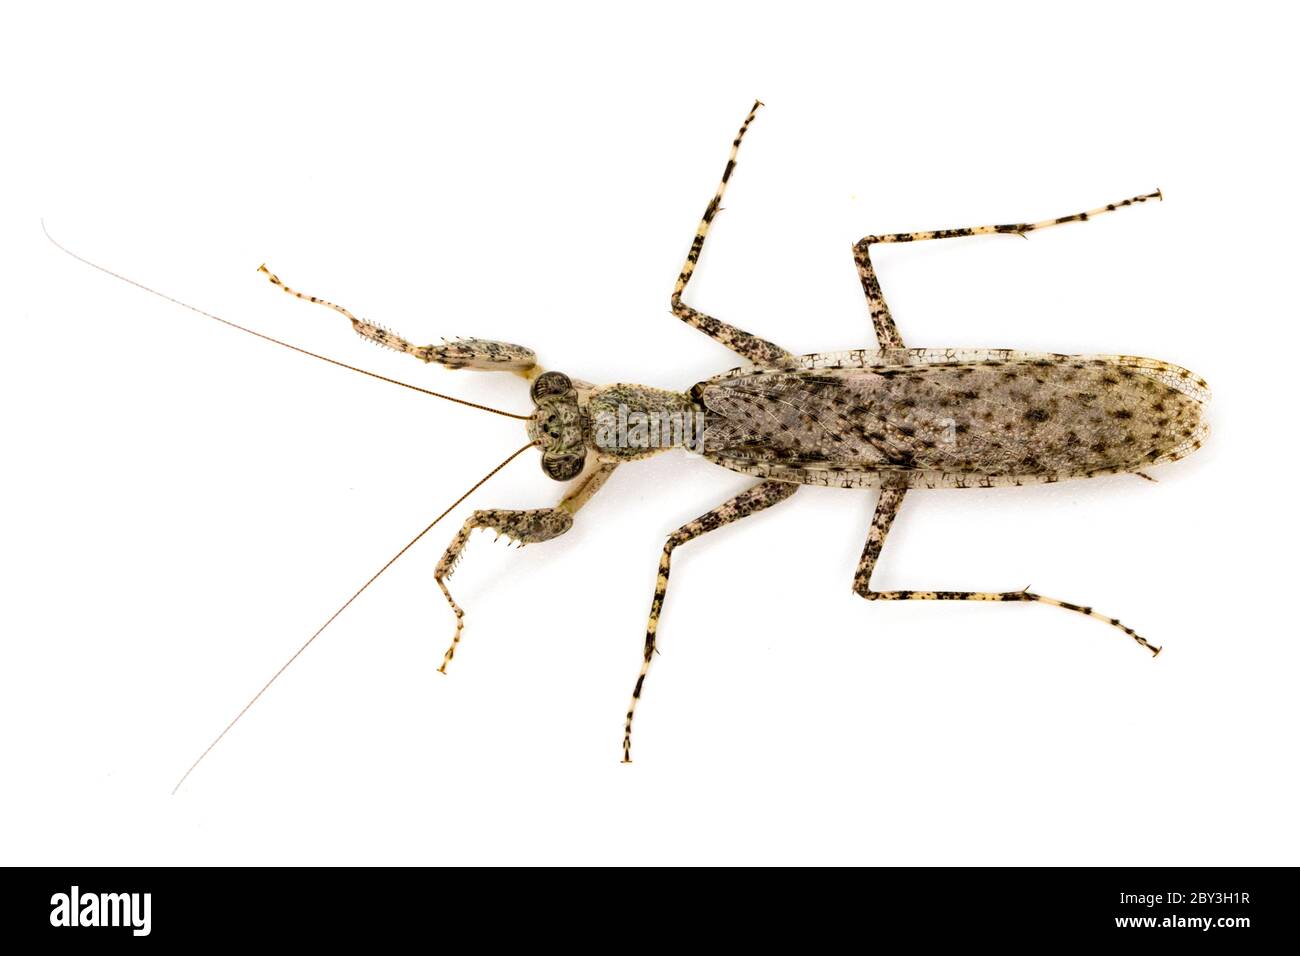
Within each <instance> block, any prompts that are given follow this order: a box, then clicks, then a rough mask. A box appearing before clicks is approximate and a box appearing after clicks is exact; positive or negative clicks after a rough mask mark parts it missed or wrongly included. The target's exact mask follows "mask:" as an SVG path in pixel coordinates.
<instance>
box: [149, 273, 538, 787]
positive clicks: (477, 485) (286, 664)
mask: <svg viewBox="0 0 1300 956" xmlns="http://www.w3.org/2000/svg"><path fill="white" fill-rule="evenodd" d="M128 281H130V280H128ZM254 334H256V333H254ZM535 444H536V442H529V443H528V444H527V445H525V446H524V447H523V448H520V449H519V450H518V451H517V452H515V453H514V454H512V455H511V456H510V457H509V458H507V459H506V460H505V461H503V462H501V464H499V465H497V466H496V467H495V468H493V469H492V470H491V471H489V472H488V473H487V474H486V475H484V476H483V477H482V478H480V479H479V480H478V481H477V482H475V484H474V486H473V487H472V488H470V490H469V491H467V492H465V493H464V494H463V495H461V496H460V497H459V498H457V499H456V500H455V501H453V502H452V503H451V504H450V505H448V506H447V510H446V511H444V512H443V513H442V514H440V515H438V517H436V518H434V519H433V520H432V521H430V522H429V524H428V526H427V527H425V529H424V530H423V531H421V532H420V533H419V534H417V535H416V536H415V537H414V538H412V539H411V540H410V541H408V542H407V543H406V546H405V547H404V548H402V550H401V551H398V552H397V553H396V554H395V555H393V556H392V557H391V558H389V559H388V562H387V563H386V564H385V565H384V566H383V567H382V568H380V569H379V570H378V571H376V572H375V573H374V574H373V575H371V577H370V580H369V581H367V582H366V583H365V584H363V585H361V587H360V588H358V589H357V592H356V594H353V595H352V597H350V598H348V599H347V600H346V601H344V602H343V605H342V607H340V608H339V609H338V610H337V611H335V612H334V613H333V614H331V615H330V617H329V620H328V621H326V622H325V623H324V624H322V625H321V626H320V627H319V628H318V629H317V631H316V633H315V634H313V635H312V636H311V637H309V638H307V641H306V643H304V644H303V645H302V647H300V648H298V649H297V650H296V651H294V652H293V656H292V657H290V658H289V659H288V660H287V661H285V662H284V663H283V664H282V665H281V666H280V669H279V670H278V671H276V672H275V673H274V674H272V675H271V679H270V680H269V681H267V682H266V683H265V684H263V685H262V689H261V690H259V691H258V692H257V693H256V694H254V695H253V697H252V699H251V700H250V701H249V702H248V703H247V704H245V705H244V707H243V709H242V710H241V711H240V712H239V713H238V714H236V715H235V719H234V720H232V721H231V722H230V723H228V724H226V728H225V730H223V731H221V733H219V734H217V736H216V739H214V740H213V741H212V743H210V744H208V747H207V749H206V750H204V751H203V753H201V754H199V759H198V760H196V761H194V763H192V764H190V769H189V770H186V771H185V774H184V776H182V777H181V778H180V780H178V781H177V782H176V786H175V787H173V788H172V796H175V795H176V791H177V790H179V789H180V788H181V784H183V783H184V782H185V781H186V779H188V778H189V775H190V774H192V773H193V772H194V768H195V767H197V766H198V765H199V764H201V763H202V762H203V758H204V757H206V756H207V755H208V754H209V753H211V752H212V748H213V747H215V746H216V745H217V744H219V743H221V738H222V737H224V736H226V734H228V733H229V732H230V728H231V727H234V726H235V724H237V723H239V719H240V718H241V717H243V716H244V714H246V713H248V709H249V708H250V707H252V706H253V705H254V704H256V703H257V701H258V699H259V698H260V697H261V696H262V695H263V694H265V693H266V691H267V688H269V687H270V686H271V685H272V684H274V683H275V681H276V678H278V677H279V676H280V675H281V674H283V673H284V672H285V671H286V670H287V669H288V667H289V665H290V664H292V663H293V662H294V661H296V660H297V659H298V657H299V655H301V654H302V652H303V651H305V650H306V649H307V648H308V647H309V646H310V645H311V642H312V641H314V640H316V638H318V637H320V636H321V632H322V631H324V630H325V628H327V627H329V626H330V625H331V624H333V623H334V619H335V618H336V617H338V616H339V615H340V614H342V613H343V612H344V611H346V610H347V609H348V605H350V604H351V603H352V602H353V601H355V600H356V599H357V598H359V597H360V596H361V593H362V592H363V591H365V589H366V588H368V587H370V585H372V584H374V583H375V580H376V579H377V578H378V577H379V576H380V575H381V574H383V573H384V572H385V571H387V570H388V569H389V568H390V567H392V566H393V564H394V563H396V561H397V559H398V558H400V557H401V556H402V555H404V554H406V552H407V551H409V550H411V548H412V547H414V546H415V543H416V542H417V541H419V540H420V539H421V538H423V537H424V536H425V535H426V534H428V533H429V532H430V531H431V530H432V529H433V526H434V525H436V524H437V523H438V522H439V521H441V520H442V519H443V518H445V517H447V515H449V514H450V513H451V511H452V509H453V508H455V507H456V506H457V505H458V504H460V503H461V502H462V501H464V500H465V499H466V498H468V497H469V496H470V495H472V494H473V493H474V492H476V491H478V489H479V488H481V487H482V486H483V485H484V484H486V483H487V480H488V479H489V478H491V477H492V476H493V475H495V474H496V473H497V472H498V471H500V470H501V469H502V468H504V467H505V466H506V465H508V464H510V463H511V462H512V461H514V460H515V459H516V458H518V457H519V456H520V455H522V454H523V453H524V452H526V451H527V450H528V449H530V448H532V447H533V446H534V445H535Z"/></svg>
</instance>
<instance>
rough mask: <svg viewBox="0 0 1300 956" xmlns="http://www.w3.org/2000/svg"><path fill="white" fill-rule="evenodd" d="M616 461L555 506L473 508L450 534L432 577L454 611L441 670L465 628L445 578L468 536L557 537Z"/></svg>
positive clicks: (535, 540) (523, 540) (526, 540)
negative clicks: (452, 632) (487, 530)
mask: <svg viewBox="0 0 1300 956" xmlns="http://www.w3.org/2000/svg"><path fill="white" fill-rule="evenodd" d="M616 467H617V466H616V465H600V466H598V467H597V468H595V469H593V470H592V471H591V472H590V473H589V474H588V475H586V476H585V477H581V478H579V480H578V481H577V482H576V483H575V485H574V487H573V490H572V491H571V492H570V493H569V494H568V495H566V496H565V498H564V500H562V501H561V502H560V503H559V504H558V505H556V506H555V507H554V508H535V509H532V510H529V511H500V510H488V511H475V512H474V513H473V514H472V515H470V516H469V518H468V519H467V520H466V521H465V524H464V526H462V527H461V529H460V531H458V532H457V533H456V537H454V538H452V540H451V544H449V545H448V546H447V551H446V553H445V554H443V556H442V560H441V561H439V562H438V567H437V568H436V569H435V571H434V574H433V579H434V580H435V581H437V582H438V587H439V588H441V589H442V593H443V596H444V597H446V599H447V603H448V604H449V605H450V606H451V610H452V612H453V613H454V614H455V615H456V633H455V635H453V637H452V639H451V645H450V646H449V647H448V648H447V652H446V654H444V655H443V658H442V665H441V666H440V667H439V668H438V671H439V672H440V673H443V674H445V673H447V665H448V664H450V663H451V659H452V658H453V657H455V656H456V647H457V646H458V645H459V644H460V637H461V633H462V632H463V631H464V630H465V612H464V611H462V610H461V607H460V605H459V604H457V603H456V600H455V598H453V597H452V596H451V591H450V590H448V589H447V578H449V577H451V575H452V572H454V571H455V570H456V566H457V564H459V563H460V558H461V553H462V552H463V551H464V549H465V544H466V542H468V541H469V536H470V534H472V533H473V532H474V531H476V530H478V529H479V528H490V529H491V530H493V531H495V532H496V533H497V535H498V537H499V536H500V535H505V536H506V538H507V540H510V541H515V542H517V543H518V545H519V547H521V548H522V547H523V546H524V545H525V544H539V543H541V542H542V541H550V540H551V539H552V538H558V537H559V536H560V535H562V534H564V533H565V532H566V531H568V530H569V529H570V528H572V527H573V516H574V514H576V513H577V511H578V509H579V508H581V507H582V506H583V505H585V504H586V503H587V502H588V501H590V500H591V498H592V496H593V495H595V494H596V492H597V491H599V490H600V487H601V485H603V484H604V483H605V482H606V480H608V478H609V476H610V475H611V474H613V473H614V469H615V468H616Z"/></svg>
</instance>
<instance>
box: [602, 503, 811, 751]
mask: <svg viewBox="0 0 1300 956" xmlns="http://www.w3.org/2000/svg"><path fill="white" fill-rule="evenodd" d="M798 489H799V486H798V485H795V484H789V483H787V482H782V481H764V482H760V483H759V484H757V485H755V486H754V487H752V488H750V489H749V490H748V491H744V492H741V493H740V494H738V495H736V497H734V498H732V499H731V500H730V501H728V502H726V503H724V504H721V505H719V506H718V507H716V508H714V509H713V510H712V511H710V512H709V513H708V514H704V515H701V516H700V517H698V518H696V519H695V520H694V521H688V522H687V523H686V524H684V525H682V526H681V527H680V528H678V529H677V530H676V531H674V532H673V533H672V534H671V535H669V536H668V540H667V541H666V542H665V543H664V552H663V554H662V555H660V557H659V578H658V580H657V581H656V582H655V595H654V599H653V600H652V601H651V602H650V621H649V623H648V624H647V625H646V632H645V654H644V656H643V657H642V659H641V673H640V674H639V675H638V676H637V679H636V687H634V688H633V690H632V703H631V704H629V705H628V708H627V720H626V722H625V723H624V724H623V763H631V762H632V715H633V713H635V711H636V702H637V701H638V700H640V699H641V689H642V688H643V687H644V686H645V676H646V674H647V673H649V671H650V660H651V658H652V657H653V656H654V652H655V632H656V631H657V630H658V629H659V612H660V611H662V610H663V606H664V595H665V594H667V593H668V572H669V570H670V568H671V565H672V557H673V549H675V548H676V547H678V546H679V545H682V544H685V543H686V542H687V541H690V540H691V539H692V538H698V537H699V536H700V535H702V534H705V533H707V532H709V531H713V530H715V529H717V528H721V527H722V526H723V525H728V524H731V523H732V522H733V521H739V520H740V519H741V518H744V517H747V516H749V515H752V514H756V513H757V512H759V511H763V510H765V509H767V508H770V507H772V505H774V504H777V503H778V502H781V501H785V499H786V498H789V497H790V496H791V495H792V494H794V493H795V492H796V491H797V490H798Z"/></svg>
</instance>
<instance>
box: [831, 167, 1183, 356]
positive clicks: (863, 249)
mask: <svg viewBox="0 0 1300 956" xmlns="http://www.w3.org/2000/svg"><path fill="white" fill-rule="evenodd" d="M1163 198H1164V197H1163V196H1161V195H1160V190H1158V189H1157V190H1156V191H1155V192H1153V193H1147V194H1146V195H1145V196H1134V197H1133V198H1132V199H1125V200H1124V201H1123V202H1113V203H1108V204H1107V205H1105V206H1101V207H1099V208H1097V209H1090V210H1088V211H1087V212H1078V213H1075V214H1074V215H1072V216H1061V217H1059V218H1057V219H1044V220H1043V221H1042V222H1015V223H1006V224H1004V225H1000V226H968V227H966V228H963V229H937V230H931V231H929V232H893V233H886V234H884V235H880V236H866V237H864V238H863V239H861V240H859V241H858V242H857V243H856V244H855V245H854V246H853V261H854V262H855V263H856V264H857V267H858V278H859V279H861V280H862V291H863V292H865V293H866V295H867V307H868V308H869V309H870V310H871V323H872V325H873V326H875V329H876V341H877V342H879V343H880V347H881V348H882V349H901V348H904V345H903V337H902V336H901V335H899V333H898V327H897V326H895V325H894V318H893V316H891V315H890V314H889V306H888V305H887V304H886V303H885V296H884V293H882V292H881V291H880V281H879V280H878V279H877V278H876V270H875V269H874V268H873V267H872V265H871V255H870V251H869V247H870V246H871V244H872V243H876V242H921V241H923V240H926V239H956V238H958V237H960V236H985V235H989V234H991V233H1004V234H1008V235H1016V236H1023V235H1025V234H1026V233H1030V232H1033V231H1034V230H1036V229H1046V228H1048V227H1049V226H1059V225H1061V224H1062V223H1067V222H1086V221H1087V220H1089V219H1091V218H1093V217H1094V216H1100V215H1102V214H1103V213H1108V212H1114V211H1115V210H1116V209H1122V208H1123V207H1125V206H1134V205H1137V204H1138V203H1144V202H1146V201H1147V200H1148V199H1163Z"/></svg>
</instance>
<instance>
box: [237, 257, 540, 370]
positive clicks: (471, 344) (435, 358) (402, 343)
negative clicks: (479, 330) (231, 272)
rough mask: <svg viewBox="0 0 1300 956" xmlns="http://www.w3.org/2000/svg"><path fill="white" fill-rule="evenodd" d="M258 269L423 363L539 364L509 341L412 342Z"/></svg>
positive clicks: (527, 366)
mask: <svg viewBox="0 0 1300 956" xmlns="http://www.w3.org/2000/svg"><path fill="white" fill-rule="evenodd" d="M257 271H258V272H261V273H264V274H265V275H266V277H267V278H268V279H270V280H271V284H272V285H277V286H279V287H280V288H281V289H283V290H284V291H285V292H287V293H289V295H291V296H293V297H294V298H297V299H302V300H303V301H304V302H314V303H315V304H316V305H323V306H325V307H326V308H330V309H333V310H334V311H335V312H337V313H339V314H340V315H343V316H346V317H347V319H348V321H349V322H351V323H352V328H353V329H355V330H356V333H357V334H358V335H360V336H361V337H362V338H363V339H366V340H367V341H369V342H374V343H375V344H376V345H382V346H384V347H385V348H390V349H392V350H393V351H395V352H404V353H406V354H407V355H414V356H415V357H416V358H418V359H419V360H420V361H421V362H436V363H437V364H439V365H443V366H446V367H447V368H472V369H478V370H479V371H483V372H490V371H507V372H510V371H514V372H521V371H527V370H528V369H531V368H533V366H535V365H536V364H537V356H536V354H534V352H533V350H532V349H526V348H524V347H523V346H522V345H512V344H511V343H509V342H493V341H490V340H488V339H454V340H452V341H450V342H448V341H446V340H445V339H444V340H443V343H442V344H441V345H413V344H411V343H410V342H408V341H406V339H404V338H402V337H401V336H400V335H398V334H397V333H396V332H392V331H390V330H388V329H386V328H384V327H383V326H381V325H376V324H375V323H373V322H367V321H366V320H365V319H358V318H357V317H356V316H355V315H353V314H352V313H351V312H349V311H348V310H347V309H345V308H343V306H341V305H335V304H334V303H333V302H327V301H326V300H325V299H322V298H319V297H317V296H314V295H307V294H306V293H304V292H298V291H297V290H296V289H291V288H289V287H288V286H287V285H285V284H284V283H283V282H281V281H280V278H279V276H276V275H274V274H273V273H272V272H271V270H269V269H268V268H267V267H266V265H265V264H262V265H260V266H258V267H257Z"/></svg>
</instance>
